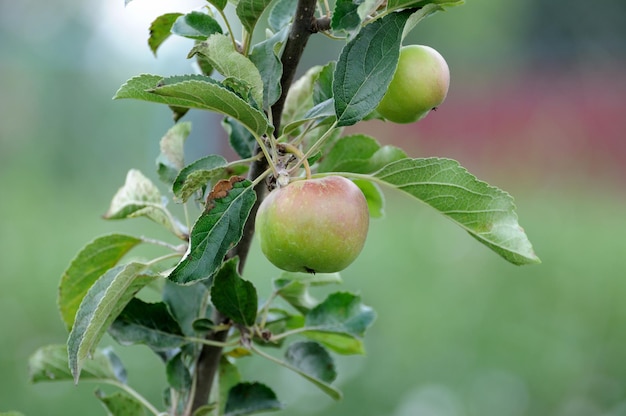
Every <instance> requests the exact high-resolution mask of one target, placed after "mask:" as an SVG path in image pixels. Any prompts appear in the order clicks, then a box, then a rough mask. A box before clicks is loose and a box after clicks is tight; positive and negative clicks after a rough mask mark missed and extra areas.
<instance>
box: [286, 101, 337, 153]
mask: <svg viewBox="0 0 626 416" xmlns="http://www.w3.org/2000/svg"><path fill="white" fill-rule="evenodd" d="M300 117H301V118H299V119H298V120H295V121H292V122H291V123H289V124H287V125H286V126H285V128H284V129H283V132H282V134H284V135H287V134H291V135H293V134H294V132H295V131H296V130H297V129H298V128H299V127H300V126H302V125H303V124H305V123H307V122H309V121H313V120H317V123H318V126H320V125H323V124H324V123H328V122H332V121H334V119H335V108H334V102H333V99H332V98H331V99H328V100H326V101H324V102H322V103H319V104H317V105H316V106H314V107H313V108H311V109H310V110H309V111H307V112H306V113H304V114H303V115H301V116H300ZM330 127H332V126H330ZM340 130H341V129H336V128H334V127H333V131H337V132H340ZM312 142H313V143H315V141H314V140H313V141H312Z"/></svg>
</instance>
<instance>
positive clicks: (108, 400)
mask: <svg viewBox="0 0 626 416" xmlns="http://www.w3.org/2000/svg"><path fill="white" fill-rule="evenodd" d="M95 394H96V397H97V398H98V400H100V402H101V403H102V405H103V406H104V408H105V409H106V410H107V414H109V415H111V416H141V415H145V414H146V412H145V410H144V408H143V405H142V404H141V403H140V402H139V401H137V399H135V398H134V397H133V396H131V395H129V394H128V393H126V392H123V391H116V392H114V393H111V394H108V395H107V394H106V393H104V392H103V391H102V390H100V389H98V390H96V391H95Z"/></svg>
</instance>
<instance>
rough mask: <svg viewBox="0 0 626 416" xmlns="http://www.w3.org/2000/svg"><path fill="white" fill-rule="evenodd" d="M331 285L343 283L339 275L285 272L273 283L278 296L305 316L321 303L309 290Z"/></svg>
mask: <svg viewBox="0 0 626 416" xmlns="http://www.w3.org/2000/svg"><path fill="white" fill-rule="evenodd" d="M331 283H335V284H336V283H341V277H340V275H339V273H328V274H315V275H311V274H308V273H291V272H284V273H282V274H281V276H280V278H278V279H274V281H273V285H274V291H275V292H276V294H277V295H278V296H280V297H282V298H283V299H285V301H287V303H289V304H290V305H291V306H293V307H294V308H296V309H297V310H298V311H299V312H301V313H303V314H306V313H307V312H309V311H310V310H311V309H313V308H314V307H315V306H316V305H317V304H318V303H319V302H318V301H317V300H316V299H315V298H313V297H312V296H311V295H310V294H309V291H308V288H309V287H310V286H321V285H327V284H331Z"/></svg>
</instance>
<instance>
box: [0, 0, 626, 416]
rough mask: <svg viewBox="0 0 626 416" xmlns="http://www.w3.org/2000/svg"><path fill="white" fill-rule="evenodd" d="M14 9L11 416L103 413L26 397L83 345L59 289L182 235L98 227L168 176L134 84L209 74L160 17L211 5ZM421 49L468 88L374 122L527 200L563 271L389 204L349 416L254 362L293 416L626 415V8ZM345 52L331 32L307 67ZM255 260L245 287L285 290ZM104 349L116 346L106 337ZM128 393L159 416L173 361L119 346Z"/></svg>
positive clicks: (92, 402)
mask: <svg viewBox="0 0 626 416" xmlns="http://www.w3.org/2000/svg"><path fill="white" fill-rule="evenodd" d="M123 3H124V2H123V1H122V0H118V1H106V2H105V1H98V2H79V1H77V0H61V1H59V2H53V3H51V2H43V3H42V2H35V1H34V0H27V1H21V2H2V3H1V4H0V120H1V121H0V179H1V186H2V196H1V197H0V247H1V251H0V256H1V258H0V260H1V261H0V279H2V282H1V284H2V286H1V289H0V331H1V332H0V375H1V376H0V411H7V410H20V411H22V412H24V413H25V414H26V415H51V416H54V415H59V416H61V415H63V416H71V415H92V414H93V415H97V414H104V410H103V409H102V408H101V407H100V405H99V403H98V402H97V400H96V399H95V398H94V397H93V393H92V392H93V390H94V389H95V388H96V386H95V385H93V384H88V383H84V384H80V385H79V386H74V385H72V384H71V383H49V384H38V385H31V384H29V383H28V372H27V358H28V356H29V355H30V354H31V353H32V352H33V351H35V350H36V349H37V348H38V347H40V346H43V345H46V344H50V343H64V342H65V339H66V336H67V334H66V332H65V330H64V328H63V325H62V324H61V321H60V319H59V316H58V313H57V311H56V305H55V301H56V290H57V289H56V288H57V284H58V281H59V277H60V275H61V273H62V272H63V270H64V269H65V267H66V266H67V265H68V263H69V261H70V259H71V258H72V257H73V256H74V254H75V253H76V252H77V251H78V250H79V249H80V248H81V247H82V246H83V245H84V244H85V243H86V242H88V241H90V240H91V239H92V238H94V237H95V236H97V235H101V234H105V233H110V232H115V231H119V232H126V233H139V234H144V235H147V236H157V237H162V236H163V234H162V232H161V231H159V230H157V228H156V227H155V226H152V225H151V224H149V223H148V222H147V221H145V220H141V219H139V220H135V221H130V222H123V223H114V222H105V221H103V220H101V219H100V215H101V214H103V213H104V212H105V211H106V209H107V207H108V203H109V200H110V198H111V196H112V195H113V194H114V192H115V191H116V190H117V188H118V187H119V186H120V185H121V184H122V183H123V180H124V177H125V174H126V171H127V170H128V169H130V168H133V167H135V168H139V169H140V170H142V171H143V172H144V173H146V174H147V175H148V176H150V177H151V178H153V179H156V175H155V174H154V159H155V158H156V156H157V153H158V140H159V139H160V137H161V135H162V134H163V133H164V132H165V131H166V130H167V128H169V126H171V123H172V122H171V119H170V114H169V111H168V110H167V109H166V108H161V107H159V106H153V105H151V104H146V103H140V102H127V101H121V102H113V101H111V99H110V97H111V96H112V95H113V94H114V92H115V91H116V89H117V88H118V87H119V85H121V83H123V82H124V81H125V80H126V79H128V78H130V77H131V76H133V75H135V74H138V73H142V72H150V73H159V74H163V75H167V74H174V73H185V72H190V71H191V68H190V66H189V62H187V61H186V60H185V56H186V53H187V48H188V47H189V46H190V45H189V44H188V43H186V42H184V41H182V40H181V41H177V40H170V41H168V43H166V44H165V45H164V46H163V48H162V49H161V50H160V52H159V59H154V57H153V56H152V55H151V53H150V52H149V50H148V48H147V46H146V44H145V39H146V36H147V27H148V25H149V22H150V21H151V20H152V19H153V18H154V17H156V16H158V15H159V14H161V13H164V12H171V11H189V10H193V9H195V8H197V7H199V6H200V5H202V2H200V1H199V0H198V1H195V2H194V1H191V0H189V1H186V2H176V4H170V3H168V2H166V1H158V2H157V1H152V0H151V1H146V0H136V1H134V2H133V3H131V4H129V5H128V7H126V8H124V4H123ZM410 40H411V43H425V44H429V45H431V46H433V47H435V48H437V49H438V50H439V51H440V52H441V53H442V54H443V55H444V56H445V57H446V59H447V60H448V63H449V65H450V67H451V71H452V86H451V90H450V93H449V96H448V99H447V101H446V103H444V105H442V106H441V108H440V109H439V110H438V111H437V112H434V113H432V114H431V115H430V116H429V117H427V118H426V119H425V120H423V121H421V122H420V123H418V124H416V125H410V126H401V127H397V126H393V125H390V124H383V123H379V122H372V123H369V124H366V125H361V126H359V127H358V128H354V129H353V131H363V132H367V133H369V134H373V135H376V136H377V137H378V138H379V139H380V140H381V141H382V142H385V143H395V144H398V145H401V146H403V147H405V148H406V149H407V151H408V152H409V153H410V154H411V155H412V156H415V157H419V156H433V155H436V156H447V157H452V158H455V159H457V160H459V161H460V162H461V164H462V165H464V166H465V167H467V168H468V169H469V170H470V171H471V172H473V173H475V174H477V175H478V176H479V177H480V178H481V179H484V180H486V181H488V182H490V183H492V184H494V185H497V186H499V187H501V188H503V189H505V190H507V191H509V192H511V193H512V194H513V195H514V196H515V198H516V202H517V206H518V213H519V215H520V222H521V224H522V225H523V226H524V227H525V229H526V232H527V233H528V235H529V237H530V238H531V240H532V241H533V243H534V246H535V249H536V251H537V253H538V254H539V256H540V257H541V258H542V260H543V264H541V265H539V266H530V267H522V268H519V267H515V266H512V265H509V264H507V263H506V262H504V261H503V260H501V259H500V258H499V257H497V256H496V255H494V254H493V253H491V252H489V251H488V250H487V249H486V248H484V247H482V246H480V245H479V244H478V243H477V242H476V241H475V240H473V239H472V238H471V237H470V236H468V235H467V234H465V233H464V232H463V231H461V230H460V229H458V228H457V227H456V226H454V225H453V224H452V223H450V222H449V221H447V220H445V219H443V218H441V217H440V216H438V215H437V214H436V213H435V212H432V211H431V210H429V209H428V208H427V207H424V206H422V205H421V204H419V203H417V202H415V201H413V200H410V199H409V198H406V197H403V196H401V195H396V194H388V206H387V209H386V211H387V216H386V218H384V219H382V220H375V221H374V222H373V223H372V227H371V235H370V238H369V239H368V242H367V245H366V247H365V250H364V252H363V254H362V255H361V257H360V258H359V259H358V261H357V262H356V263H355V264H354V265H353V266H351V267H350V268H349V269H348V270H347V271H346V272H344V273H343V276H344V280H345V288H346V289H348V290H352V291H357V292H359V293H361V294H362V296H363V298H364V300H365V302H366V303H367V304H369V305H371V306H373V307H374V308H375V309H376V311H377V312H378V319H377V321H376V322H375V324H374V326H373V328H372V329H371V331H370V332H369V334H368V337H367V340H366V347H367V356H365V357H347V358H343V357H338V358H337V361H338V362H337V365H338V367H339V373H340V377H339V380H338V381H337V385H338V386H339V387H340V388H341V389H343V391H344V393H345V398H344V400H343V401H341V402H339V403H333V402H332V400H330V399H328V398H327V397H326V396H324V395H323V394H322V393H320V392H319V391H317V390H316V389H315V388H314V387H312V386H310V385H309V384H307V383H306V382H305V381H303V380H300V379H299V378H298V377H297V376H296V375H293V374H290V373H288V372H285V371H283V370H282V369H277V368H276V367H274V366H271V365H265V363H263V362H258V360H249V359H245V360H243V367H244V368H243V372H244V375H245V376H247V377H249V378H250V379H256V380H261V381H264V382H267V383H270V384H271V385H272V386H273V387H274V388H275V390H276V391H277V393H278V395H279V397H280V398H281V399H282V400H283V401H285V402H286V403H287V409H286V410H284V411H282V412H279V413H276V414H281V415H296V416H297V415H320V414H324V415H329V416H333V415H347V414H358V415H367V416H369V415H381V416H382V415H385V416H387V415H388V416H414V415H417V416H422V415H424V416H430V415H433V416H464V415H468V416H469V415H473V416H510V415H557V416H579V415H580V416H588V415H603V416H618V415H626V349H625V348H624V344H625V343H626V328H625V323H626V305H625V304H624V301H623V299H624V297H625V296H626V281H625V279H624V277H625V276H624V275H625V269H626V242H625V241H624V236H625V235H626V215H625V208H626V192H625V189H624V180H625V179H626V168H625V166H626V165H625V163H624V160H625V159H626V140H625V139H626V118H625V117H624V116H623V112H624V109H626V73H624V70H623V68H624V62H625V61H626V59H625V58H626V3H624V2H622V1H621V0H613V1H608V0H607V1H604V2H602V6H600V5H596V6H593V5H590V4H589V3H588V2H584V1H581V0H575V1H570V2H541V1H538V0H534V1H519V0H518V1H512V0H503V1H498V2H494V1H488V0H469V1H468V2H467V4H466V5H464V6H462V7H460V8H455V9H452V10H450V11H449V12H448V13H445V14H438V15H436V16H434V17H432V18H429V19H428V20H427V21H425V22H424V23H423V24H422V25H420V27H418V28H417V29H416V31H415V32H414V33H413V34H412V38H411V39H410ZM339 47H340V46H339V44H333V43H331V41H329V40H328V39H325V38H323V37H316V38H314V39H313V40H312V41H311V46H310V49H309V50H308V51H307V55H306V57H305V62H304V64H303V65H309V64H313V63H318V62H319V63H322V62H325V61H326V60H327V58H328V56H326V55H325V53H335V52H337V51H338V48H339ZM188 118H189V119H191V120H192V121H193V122H194V130H193V132H192V135H191V136H190V138H189V140H188V141H187V145H188V149H187V150H188V151H189V154H190V158H191V157H197V156H201V155H204V154H207V153H211V152H222V151H225V147H224V137H223V133H222V131H221V129H220V127H219V124H216V121H217V120H216V119H215V118H214V117H212V116H210V115H207V114H201V113H197V112H196V113H193V114H190V115H189V116H188ZM276 273H277V272H276V270H275V269H273V268H272V267H271V266H270V265H269V264H268V262H267V261H266V260H264V259H263V258H262V257H260V255H259V252H258V249H257V247H255V248H254V252H253V254H252V257H251V259H250V262H249V266H248V274H249V276H246V277H248V278H250V279H252V280H254V282H255V284H256V285H257V287H258V289H259V291H260V292H261V295H263V294H265V295H266V294H267V293H268V291H269V288H270V280H271V278H272V277H274V276H275V275H276ZM103 344H104V345H108V344H113V343H112V341H111V340H110V339H108V338H107V339H105V340H104V342H103ZM116 351H118V352H119V353H120V355H121V356H122V359H123V360H124V361H125V363H126V365H127V367H128V371H129V380H130V383H131V384H132V385H133V386H134V387H136V388H137V390H139V391H140V392H142V393H144V394H145V395H146V396H147V397H148V398H150V399H151V400H153V401H154V402H156V403H159V401H160V396H161V391H162V388H163V387H164V385H165V381H164V376H163V374H161V368H160V365H159V362H158V360H157V358H156V357H155V356H153V355H152V354H151V353H149V352H148V350H147V349H144V348H142V347H132V348H129V347H119V346H116Z"/></svg>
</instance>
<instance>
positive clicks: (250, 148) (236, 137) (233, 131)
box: [222, 117, 256, 159]
mask: <svg viewBox="0 0 626 416" xmlns="http://www.w3.org/2000/svg"><path fill="white" fill-rule="evenodd" d="M222 127H223V128H224V131H226V134H228V142H229V143H230V145H231V147H232V148H233V150H234V151H235V152H236V153H237V154H238V155H239V157H241V158H242V159H247V158H250V157H252V156H253V155H254V150H255V147H256V139H255V138H254V136H253V135H252V134H250V132H249V131H248V130H246V129H245V128H244V127H243V126H242V125H241V123H239V122H238V121H236V120H233V119H232V118H230V117H224V119H223V120H222Z"/></svg>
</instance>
